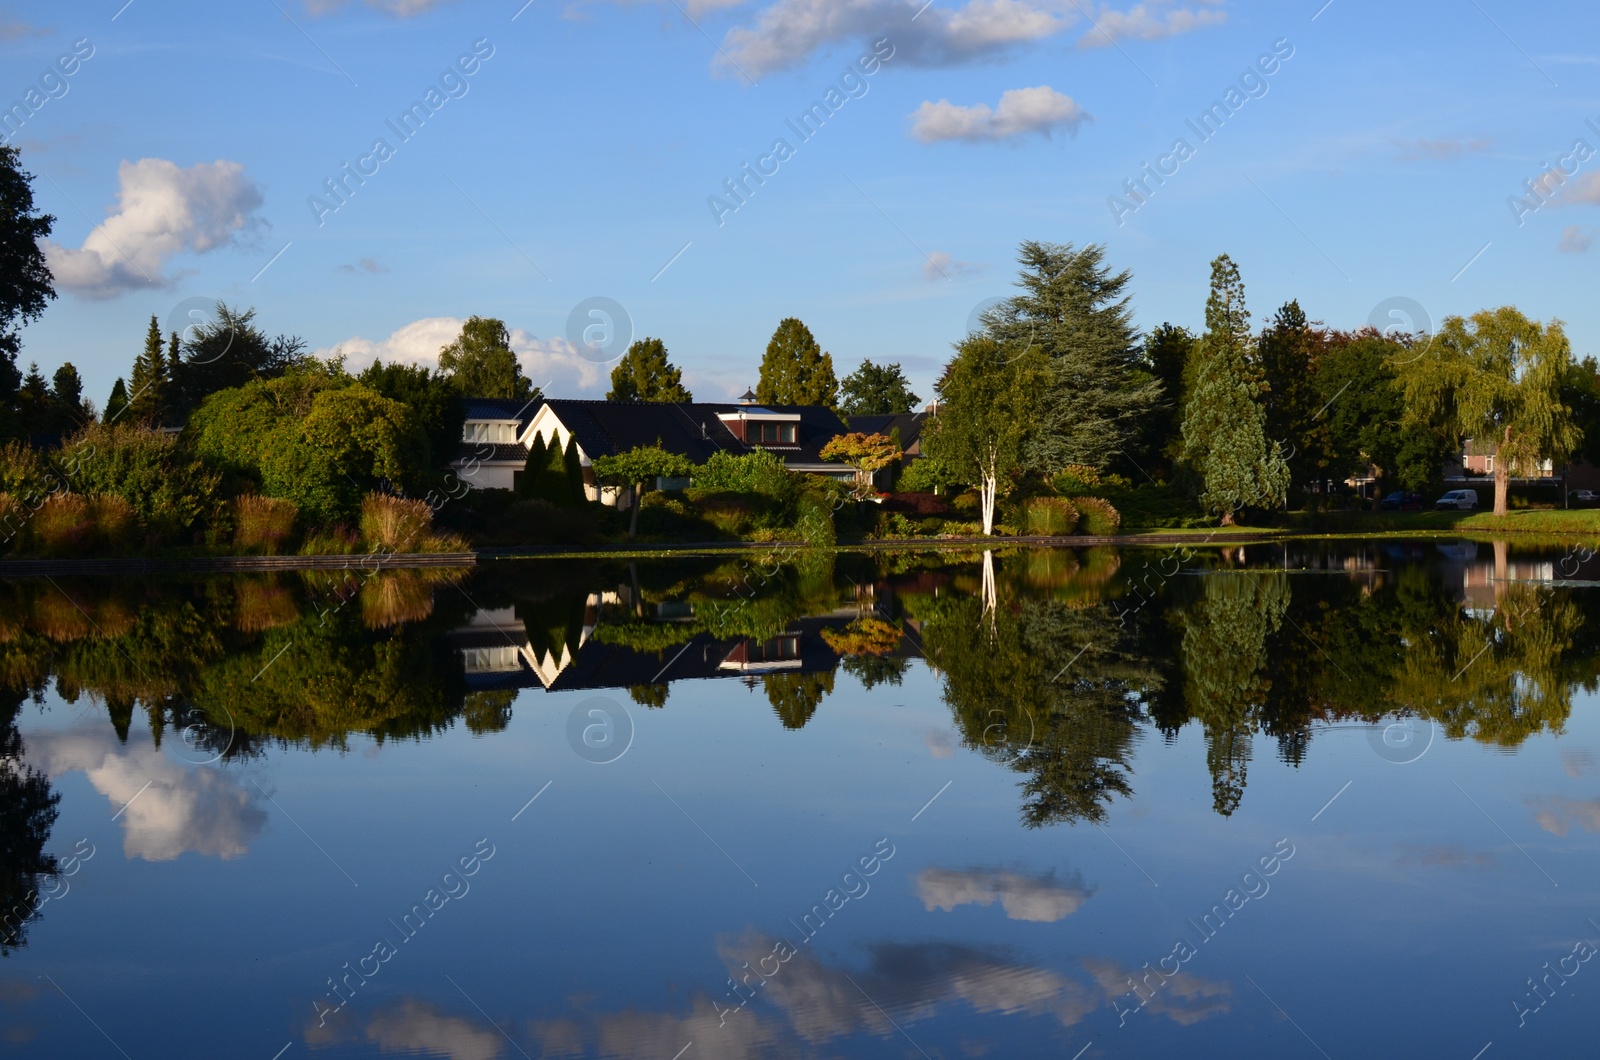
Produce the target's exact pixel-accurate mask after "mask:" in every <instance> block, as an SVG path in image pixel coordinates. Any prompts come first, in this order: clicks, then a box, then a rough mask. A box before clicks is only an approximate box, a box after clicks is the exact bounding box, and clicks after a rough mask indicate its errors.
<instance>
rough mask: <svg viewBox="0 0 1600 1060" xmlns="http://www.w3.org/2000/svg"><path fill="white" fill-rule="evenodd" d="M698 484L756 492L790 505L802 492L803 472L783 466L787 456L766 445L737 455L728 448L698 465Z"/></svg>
mask: <svg viewBox="0 0 1600 1060" xmlns="http://www.w3.org/2000/svg"><path fill="white" fill-rule="evenodd" d="M694 485H695V486H696V487H697V488H699V489H703V490H714V491H718V492H724V493H756V494H760V495H761V496H763V497H768V498H771V499H772V500H774V501H777V502H778V504H779V505H780V506H782V507H783V508H784V509H787V508H788V507H789V506H790V505H792V504H793V503H794V502H795V500H796V499H797V498H798V497H799V494H800V486H801V483H800V476H799V475H797V474H795V473H794V472H793V471H790V470H789V469H788V468H786V467H784V466H783V458H782V457H780V456H778V455H777V454H776V453H772V452H768V451H767V450H765V449H757V450H755V451H754V452H750V453H745V454H743V455H742V456H735V455H734V454H732V453H730V452H727V451H725V450H724V451H720V452H716V453H713V454H711V459H709V460H707V461H706V462H705V464H703V465H702V466H701V467H698V468H696V469H695V472H694Z"/></svg>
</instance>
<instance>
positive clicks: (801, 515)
mask: <svg viewBox="0 0 1600 1060" xmlns="http://www.w3.org/2000/svg"><path fill="white" fill-rule="evenodd" d="M796 507H797V508H798V518H796V519H795V521H794V529H795V534H796V536H797V537H799V538H800V540H802V541H804V542H805V543H806V544H807V545H810V546H812V547H813V548H832V547H833V546H834V545H835V544H837V543H838V540H839V536H838V533H837V531H835V530H834V526H833V507H832V506H831V505H830V504H829V503H828V502H827V501H826V500H825V499H823V498H822V497H818V496H815V495H813V494H810V493H807V494H803V495H802V496H801V497H800V501H799V503H798V504H797V506H796Z"/></svg>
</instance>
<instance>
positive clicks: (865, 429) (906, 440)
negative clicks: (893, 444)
mask: <svg viewBox="0 0 1600 1060" xmlns="http://www.w3.org/2000/svg"><path fill="white" fill-rule="evenodd" d="M848 419H849V422H850V430H851V431H852V432H855V433H857V434H881V435H883V436H884V437H886V438H887V437H890V436H891V435H892V434H893V433H894V431H895V429H896V428H899V430H900V448H901V449H910V448H911V447H912V446H914V445H916V444H917V439H919V438H921V437H922V428H923V425H924V424H926V423H927V422H928V414H927V413H926V412H902V413H899V414H897V415H892V416H850V417H848Z"/></svg>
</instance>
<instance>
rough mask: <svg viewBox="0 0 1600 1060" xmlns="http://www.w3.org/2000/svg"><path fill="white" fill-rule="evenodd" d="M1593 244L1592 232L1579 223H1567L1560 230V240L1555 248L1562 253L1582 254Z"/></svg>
mask: <svg viewBox="0 0 1600 1060" xmlns="http://www.w3.org/2000/svg"><path fill="white" fill-rule="evenodd" d="M1592 246H1594V232H1592V231H1590V230H1589V229H1587V228H1584V227H1583V226H1581V225H1568V226H1567V227H1565V228H1563V229H1562V230H1561V242H1560V243H1558V244H1557V245H1556V249H1557V250H1559V251H1561V253H1563V254H1582V253H1583V252H1585V251H1586V250H1588V249H1589V248H1590V247H1592Z"/></svg>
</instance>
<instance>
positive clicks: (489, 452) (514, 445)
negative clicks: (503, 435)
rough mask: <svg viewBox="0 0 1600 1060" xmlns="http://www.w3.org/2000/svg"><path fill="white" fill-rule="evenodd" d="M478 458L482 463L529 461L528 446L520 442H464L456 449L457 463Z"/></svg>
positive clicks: (519, 462) (519, 463)
mask: <svg viewBox="0 0 1600 1060" xmlns="http://www.w3.org/2000/svg"><path fill="white" fill-rule="evenodd" d="M468 460H476V461H478V463H480V464H507V463H515V464H517V465H518V466H521V465H522V464H526V463H527V462H528V447H527V446H525V445H522V444H521V443H519V442H462V443H461V448H459V449H457V450H456V463H458V464H460V463H465V462H466V461H468Z"/></svg>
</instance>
